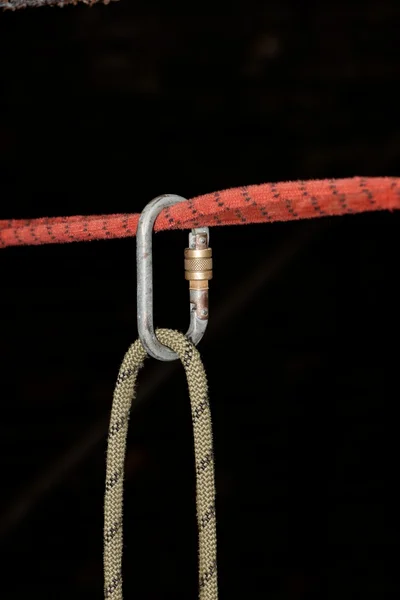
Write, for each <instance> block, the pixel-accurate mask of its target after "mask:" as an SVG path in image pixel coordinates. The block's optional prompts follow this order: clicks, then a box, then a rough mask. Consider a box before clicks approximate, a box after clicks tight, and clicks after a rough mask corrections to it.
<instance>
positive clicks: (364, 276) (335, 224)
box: [0, 0, 400, 600]
mask: <svg viewBox="0 0 400 600" xmlns="http://www.w3.org/2000/svg"><path fill="white" fill-rule="evenodd" d="M195 8H196V7H195V6H194V5H193V6H192V5H188V4H182V5H181V4H179V3H177V2H174V1H170V2H168V3H165V4H164V3H161V2H144V1H133V0H130V1H128V0H124V1H121V2H120V3H115V4H111V5H109V6H107V7H105V6H95V7H93V8H87V7H85V6H79V7H70V8H66V9H63V10H59V9H54V8H53V9H52V8H49V9H37V10H26V11H23V12H17V13H3V14H1V15H0V57H1V58H0V61H1V63H0V64H1V71H0V95H1V97H0V199H1V200H0V202H1V204H0V218H11V217H13V218H18V217H39V216H56V215H74V214H93V213H113V212H139V211H140V210H141V209H142V208H143V206H144V205H145V204H146V203H147V202H148V201H149V200H151V199H152V198H153V197H154V196H156V195H158V194H160V193H166V192H170V193H177V194H181V195H184V196H186V197H193V196H195V195H197V194H201V193H206V192H209V191H214V190H218V189H224V188H228V187H234V186H238V185H247V184H255V183H262V182H264V181H270V182H273V181H282V180H289V179H297V178H301V179H311V178H325V177H347V176H353V175H365V176H381V175H391V176H396V175H400V173H399V158H400V122H399V116H398V115H399V106H400V103H399V99H400V92H399V91H398V90H399V88H398V77H399V73H400V63H399V59H400V56H399V49H400V40H399V34H398V31H399V19H400V5H399V3H398V2H396V1H395V0H393V1H390V0H380V1H379V2H378V1H370V0H365V1H364V2H362V3H355V2H338V1H337V0H336V1H331V0H325V1H324V2H313V1H304V2H298V1H295V0H280V1H279V2H275V1H272V2H264V3H257V2H254V1H252V0H248V1H247V2H237V3H235V4H234V5H232V6H231V7H230V8H229V9H228V8H226V9H223V8H222V7H221V8H220V10H217V8H218V7H216V6H215V3H207V2H206V3H202V6H201V10H200V8H199V10H198V11H194V9H195ZM191 9H193V12H192V11H191ZM399 223H400V220H399V215H398V214H396V213H393V214H390V213H376V214H364V215H357V216H346V217H341V218H338V217H337V218H332V219H330V218H327V219H321V220H318V221H313V222H298V223H287V224H285V223H276V224H273V225H270V224H268V225H256V226H255V225H253V226H247V227H227V228H213V229H212V231H211V242H212V244H211V245H212V247H213V250H214V256H215V279H214V280H213V282H212V287H211V316H210V325H209V330H208V332H207V334H206V336H205V338H204V340H203V341H202V342H201V345H200V349H201V352H202V355H203V358H204V362H205V365H206V369H207V373H208V377H209V384H210V397H211V404H212V411H213V417H214V436H215V455H216V480H217V489H218V500H217V517H218V533H219V581H220V596H221V598H229V597H230V598H236V597H238V598H239V597H248V598H252V597H254V598H256V597H268V598H270V599H271V600H272V599H300V598H304V599H306V598H307V599H312V598H327V599H331V598H332V599H333V598H338V597H340V598H342V599H343V600H345V599H347V598H361V597H362V598H363V599H365V598H382V597H385V596H386V595H388V596H390V595H391V594H392V593H393V591H394V589H395V586H394V583H393V581H392V577H391V574H392V573H391V568H390V558H391V557H392V556H393V555H394V553H395V543H396V539H397V535H396V528H395V526H394V523H393V521H392V518H391V512H390V507H389V502H388V498H389V497H391V489H390V488H391V487H392V485H393V484H392V481H393V478H394V480H395V477H396V475H397V470H398V469H397V466H396V464H395V459H394V458H393V457H394V456H395V453H396V446H397V443H396V442H397V436H396V435H395V426H394V425H393V426H392V425H391V424H392V423H395V414H396V400H397V399H398V395H399V394H398V384H397V382H396V381H395V378H393V376H392V374H393V372H395V369H396V368H397V358H398V350H397V348H398V335H397V328H398V324H399V318H398V306H399V299H398V293H397V289H396V284H397V278H398V264H399V254H400V253H399V245H398V227H399ZM186 242H187V232H166V233H160V234H158V235H157V237H156V240H155V249H154V252H155V261H156V274H155V292H156V311H155V321H156V323H157V325H160V326H168V327H172V328H177V329H181V330H184V329H185V328H186V327H187V320H188V295H187V289H186V284H185V282H184V281H183V278H182V273H181V266H180V265H181V261H182V252H183V248H184V247H185V246H186ZM0 273H1V311H0V319H1V321H0V331H1V335H2V340H1V346H0V348H1V350H0V352H1V404H0V406H1V418H0V440H1V442H0V443H1V448H0V450H1V454H0V456H1V479H0V482H1V483H0V486H1V489H0V548H1V556H2V562H1V571H2V584H1V585H2V592H1V594H2V597H3V596H4V597H6V598H8V599H10V600H12V599H14V598H15V599H17V598H18V599H19V598H26V597H40V598H42V599H47V598H60V599H64V598H71V597H74V598H76V599H80V598H85V599H88V598H100V597H101V596H102V507H103V488H104V476H105V451H106V439H105V431H106V428H107V419H108V416H109V411H110V406H111V398H112V391H113V385H114V381H115V378H116V375H117V371H118V367H119V364H120V362H121V360H122V357H123V354H124V352H125V350H126V349H127V347H128V346H129V344H130V343H131V342H132V341H133V340H134V339H135V338H136V335H137V334H136V307H135V304H136V300H135V294H136V281H135V241H134V240H133V239H128V240H121V241H117V240H115V241H107V242H93V243H91V244H69V245H65V246H44V247H26V248H25V247H23V248H8V249H5V250H2V251H1V252H0ZM167 290H168V291H169V292H170V290H173V293H172V294H171V293H168V294H166V291H167ZM125 499H126V509H125V555H124V556H125V558H124V588H125V595H126V597H127V598H129V597H137V598H141V599H143V600H144V599H153V598H154V599H155V598H166V599H168V598H174V599H175V600H178V599H180V598H182V599H183V598H195V597H196V593H197V592H196V577H197V574H196V553H197V551H196V524H195V506H194V472H193V455H192V440H191V424H190V411H189V403H188V398H187V393H186V389H185V381H184V377H183V374H182V372H181V371H179V369H176V367H175V366H174V365H163V364H159V363H156V361H152V360H149V361H148V364H147V366H146V369H145V370H144V371H143V373H142V375H141V385H140V391H139V398H138V404H137V406H136V408H135V409H134V411H133V413H132V420H131V426H130V434H129V447H128V458H127V473H126V495H125Z"/></svg>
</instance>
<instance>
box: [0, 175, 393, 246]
mask: <svg viewBox="0 0 400 600" xmlns="http://www.w3.org/2000/svg"><path fill="white" fill-rule="evenodd" d="M149 200H150V199H149ZM145 203H146V202H145V201H144V204H145ZM399 208H400V178H394V177H371V178H368V177H366V178H365V177H354V178H351V179H327V180H320V181H297V182H287V183H273V184H272V183H265V184H262V185H251V186H247V187H241V188H234V189H230V190H224V191H221V192H214V193H212V194H205V195H204V196H198V197H197V198H193V199H192V200H188V201H187V202H183V203H181V204H176V205H175V206H173V207H172V208H170V209H166V210H164V211H163V212H162V213H161V214H160V215H159V217H158V218H157V221H156V223H155V229H156V231H161V230H163V229H190V228H192V227H201V226H206V225H208V226H216V225H243V224H246V223H264V222H273V221H291V220H296V219H309V218H313V217H322V216H327V215H343V214H349V213H359V212H365V211H373V210H394V209H399ZM138 219H139V215H137V214H118V215H101V216H96V215H94V216H75V217H55V218H41V219H31V220H28V219H27V220H9V221H0V247H3V248H4V247H6V246H21V245H25V244H33V245H37V244H52V243H64V242H81V241H90V240H101V239H103V240H104V239H111V238H122V237H129V236H134V235H135V233H136V227H137V222H138Z"/></svg>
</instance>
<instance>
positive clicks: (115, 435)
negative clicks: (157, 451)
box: [104, 329, 218, 600]
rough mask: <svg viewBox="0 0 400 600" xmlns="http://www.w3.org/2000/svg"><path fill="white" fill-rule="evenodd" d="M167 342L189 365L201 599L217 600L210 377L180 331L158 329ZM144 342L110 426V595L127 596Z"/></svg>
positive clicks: (129, 364)
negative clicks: (131, 460) (127, 502)
mask: <svg viewBox="0 0 400 600" xmlns="http://www.w3.org/2000/svg"><path fill="white" fill-rule="evenodd" d="M157 337H158V339H159V340H160V342H161V343H163V344H165V345H166V346H168V347H169V348H171V349H172V350H174V351H175V352H176V353H177V354H178V355H179V358H180V359H181V361H182V364H183V366H184V369H185V372H186V377H187V382H188V387H189V396H190V403H191V411H192V423H193V435H194V453H195V466H196V506H197V525H198V537H199V542H198V543H199V599H200V600H217V598H218V586H217V537H216V520H215V485H214V458H213V440H212V424H211V414H210V407H209V402H208V387H207V378H206V374H205V371H204V367H203V364H202V362H201V358H200V354H199V352H198V351H197V350H196V348H195V346H194V345H193V344H192V343H191V342H189V341H188V340H187V338H186V337H185V336H184V335H182V334H181V333H178V332H176V331H171V330H167V329H161V330H158V331H157ZM146 356H147V355H146V351H145V350H144V348H143V346H142V344H141V342H140V340H137V341H136V342H135V343H134V344H132V346H131V347H130V348H129V350H128V352H127V353H126V355H125V357H124V360H123V362H122V365H121V368H120V371H119V374H118V378H117V382H116V386H115V391H114V398H113V404H112V410H111V419H110V425H109V430H108V448H107V475H106V486H105V499H104V598H105V600H122V597H123V590H122V549H123V539H122V534H123V532H122V529H123V518H122V513H123V475H124V461H125V450H126V437H127V432H128V423H129V415H130V409H131V404H132V400H133V398H134V397H135V391H136V379H137V375H138V372H139V369H140V368H141V366H142V364H143V361H144V359H145V358H146Z"/></svg>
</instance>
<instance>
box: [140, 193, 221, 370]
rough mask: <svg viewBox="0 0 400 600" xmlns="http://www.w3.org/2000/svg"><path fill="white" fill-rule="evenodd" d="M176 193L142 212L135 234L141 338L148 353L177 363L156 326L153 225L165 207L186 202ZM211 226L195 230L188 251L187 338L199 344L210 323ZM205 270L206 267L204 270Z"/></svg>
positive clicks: (164, 197) (161, 198)
mask: <svg viewBox="0 0 400 600" xmlns="http://www.w3.org/2000/svg"><path fill="white" fill-rule="evenodd" d="M184 201H185V198H182V197H181V196H176V195H173V194H164V195H162V196H158V197H157V198H155V199H154V200H152V201H151V202H149V204H147V206H146V207H145V208H144V209H143V212H142V214H141V216H140V219H139V223H138V228H137V234H136V236H137V237H136V268H137V325H138V332H139V338H140V340H141V342H142V344H143V346H144V348H145V350H146V351H147V353H148V354H149V355H150V356H152V357H153V358H156V359H158V360H161V361H172V360H176V359H177V358H179V357H178V355H177V354H176V353H175V352H173V351H172V350H170V349H169V348H167V347H166V346H164V345H163V344H161V342H159V341H158V339H157V336H156V334H155V330H154V323H153V253H152V237H153V226H154V222H155V220H156V218H157V216H158V215H159V213H160V212H161V210H162V209H163V208H167V207H169V206H173V205H174V204H177V203H178V202H184ZM208 245H209V230H208V227H201V228H197V229H193V230H192V231H191V233H190V234H189V248H187V249H186V250H185V268H186V279H188V280H189V281H190V325H189V329H188V330H187V333H186V337H187V338H188V339H189V340H190V341H191V342H193V344H195V345H197V344H198V343H199V341H200V340H201V338H202V337H203V335H204V332H205V330H206V328H207V323H208V280H209V279H211V277H212V264H211V260H212V259H211V249H210V248H209V247H208ZM205 267H206V268H205Z"/></svg>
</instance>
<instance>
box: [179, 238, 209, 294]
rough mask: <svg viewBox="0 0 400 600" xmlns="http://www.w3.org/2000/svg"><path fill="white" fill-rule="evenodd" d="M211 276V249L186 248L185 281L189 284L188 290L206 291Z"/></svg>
mask: <svg viewBox="0 0 400 600" xmlns="http://www.w3.org/2000/svg"><path fill="white" fill-rule="evenodd" d="M212 275H213V274H212V249H211V248H204V249H202V250H195V249H191V248H186V249H185V279H186V280H188V281H189V282H190V286H189V287H190V289H207V288H208V281H209V280H210V279H212ZM192 286H193V287H192Z"/></svg>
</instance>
